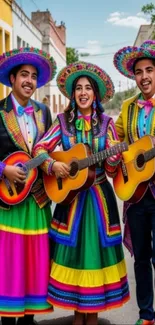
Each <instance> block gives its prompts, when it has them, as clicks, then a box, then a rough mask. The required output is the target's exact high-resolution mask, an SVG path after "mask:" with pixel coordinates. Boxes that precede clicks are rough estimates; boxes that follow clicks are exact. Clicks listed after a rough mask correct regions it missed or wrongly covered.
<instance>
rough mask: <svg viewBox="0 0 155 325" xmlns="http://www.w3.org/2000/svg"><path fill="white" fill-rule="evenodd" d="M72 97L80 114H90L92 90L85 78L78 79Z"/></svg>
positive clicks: (92, 97) (92, 98)
mask: <svg viewBox="0 0 155 325" xmlns="http://www.w3.org/2000/svg"><path fill="white" fill-rule="evenodd" d="M74 96H75V101H76V104H77V106H78V108H79V110H80V112H81V113H82V114H83V115H88V114H91V112H92V102H93V100H94V90H93V88H92V85H91V84H90V82H89V80H88V79H87V77H81V78H79V79H78V81H77V83H76V86H75V91H74Z"/></svg>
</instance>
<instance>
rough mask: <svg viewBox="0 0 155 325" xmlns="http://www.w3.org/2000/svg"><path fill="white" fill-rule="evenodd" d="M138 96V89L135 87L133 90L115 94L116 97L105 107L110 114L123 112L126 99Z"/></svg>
mask: <svg viewBox="0 0 155 325" xmlns="http://www.w3.org/2000/svg"><path fill="white" fill-rule="evenodd" d="M134 95H136V87H133V88H131V89H128V90H125V91H121V92H117V93H115V95H114V97H113V98H112V99H111V100H110V101H109V102H108V103H107V104H105V105H103V106H104V108H105V110H106V111H107V112H108V111H109V110H110V111H113V110H115V111H117V112H119V111H120V110H121V106H122V103H123V101H124V100H125V99H128V98H130V97H132V96H134Z"/></svg>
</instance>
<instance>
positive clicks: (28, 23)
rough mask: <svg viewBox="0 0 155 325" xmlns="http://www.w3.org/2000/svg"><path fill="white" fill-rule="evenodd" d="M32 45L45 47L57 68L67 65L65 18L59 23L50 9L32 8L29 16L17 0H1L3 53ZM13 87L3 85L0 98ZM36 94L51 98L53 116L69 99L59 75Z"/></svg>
mask: <svg viewBox="0 0 155 325" xmlns="http://www.w3.org/2000/svg"><path fill="white" fill-rule="evenodd" d="M25 46H30V47H31V46H33V47H36V48H39V49H43V50H44V51H46V52H48V53H49V54H50V55H51V56H53V57H54V59H55V61H56V63H57V67H58V71H59V70H60V69H61V68H63V67H64V66H65V65H66V28H65V25H64V23H63V22H61V24H60V25H59V26H57V25H56V23H55V22H54V20H53V18H52V16H51V13H50V12H49V11H48V10H47V11H45V12H40V11H37V12H33V13H32V14H31V19H30V18H28V17H27V16H26V14H25V13H24V11H23V10H22V8H21V7H19V5H18V4H17V3H16V2H15V1H14V0H10V1H9V0H0V54H2V53H3V52H6V51H9V50H10V49H12V48H20V47H25ZM10 91H11V88H8V87H5V86H3V85H0V99H2V98H4V97H5V96H6V95H7V94H8V93H9V92H10ZM33 98H34V99H36V100H39V101H43V100H44V99H45V98H46V99H47V101H48V104H49V107H50V110H51V114H52V117H53V118H55V117H56V115H57V114H58V113H59V112H61V111H62V110H63V109H64V106H66V104H67V99H66V98H65V97H64V96H63V95H62V94H61V93H60V91H59V89H58V87H57V85H56V77H55V79H54V80H52V81H51V82H49V83H48V84H47V85H45V86H44V87H41V88H39V89H37V90H36V92H35V94H34V95H33Z"/></svg>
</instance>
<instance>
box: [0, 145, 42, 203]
mask: <svg viewBox="0 0 155 325" xmlns="http://www.w3.org/2000/svg"><path fill="white" fill-rule="evenodd" d="M45 159H47V155H46V154H44V153H43V154H41V155H39V156H38V157H36V158H32V157H31V156H30V155H29V154H28V153H26V152H24V151H16V152H14V153H12V154H10V155H9V156H8V157H7V158H6V159H4V160H3V162H4V163H5V164H6V165H15V166H17V167H20V168H22V169H23V171H24V172H25V173H26V181H25V182H24V183H18V182H16V183H14V182H10V181H9V180H8V179H7V178H6V177H5V176H4V177H3V178H2V179H1V180H0V199H1V200H2V201H3V202H5V203H6V204H9V205H14V204H18V203H20V202H22V201H23V200H24V199H25V198H26V197H27V196H28V194H29V193H30V191H31V188H32V185H33V183H34V182H35V180H36V178H37V176H38V169H37V168H36V167H37V166H39V165H40V164H41V163H43V161H44V160H45Z"/></svg>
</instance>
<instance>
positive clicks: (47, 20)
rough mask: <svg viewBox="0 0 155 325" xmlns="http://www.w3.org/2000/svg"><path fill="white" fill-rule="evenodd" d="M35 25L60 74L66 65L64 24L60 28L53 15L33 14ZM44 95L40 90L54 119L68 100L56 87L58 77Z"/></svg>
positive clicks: (44, 13) (47, 12) (45, 49)
mask: <svg viewBox="0 0 155 325" xmlns="http://www.w3.org/2000/svg"><path fill="white" fill-rule="evenodd" d="M31 19H32V22H33V24H34V25H35V26H36V27H37V28H38V29H39V30H40V31H41V32H42V34H43V40H42V48H43V50H44V51H46V52H48V53H50V55H52V56H53V58H54V59H55V61H56V63H57V71H58V72H59V71H60V69H62V68H63V67H64V66H65V65H66V28H65V25H64V23H63V22H61V24H60V25H59V26H57V25H56V23H55V22H54V20H53V18H52V16H51V13H50V12H49V11H48V10H46V11H45V12H40V11H37V12H32V16H31ZM44 88H45V91H44V93H43V91H42V89H40V91H41V93H40V95H41V97H43V96H44V95H45V96H46V98H48V101H49V104H50V107H53V117H54V118H55V117H56V115H57V114H58V113H59V112H61V111H62V110H63V109H64V106H66V104H67V99H66V98H65V97H64V96H63V95H62V94H61V93H60V91H59V89H58V87H57V85H56V76H55V78H54V80H52V81H51V82H50V83H48V84H47V85H45V87H44Z"/></svg>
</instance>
